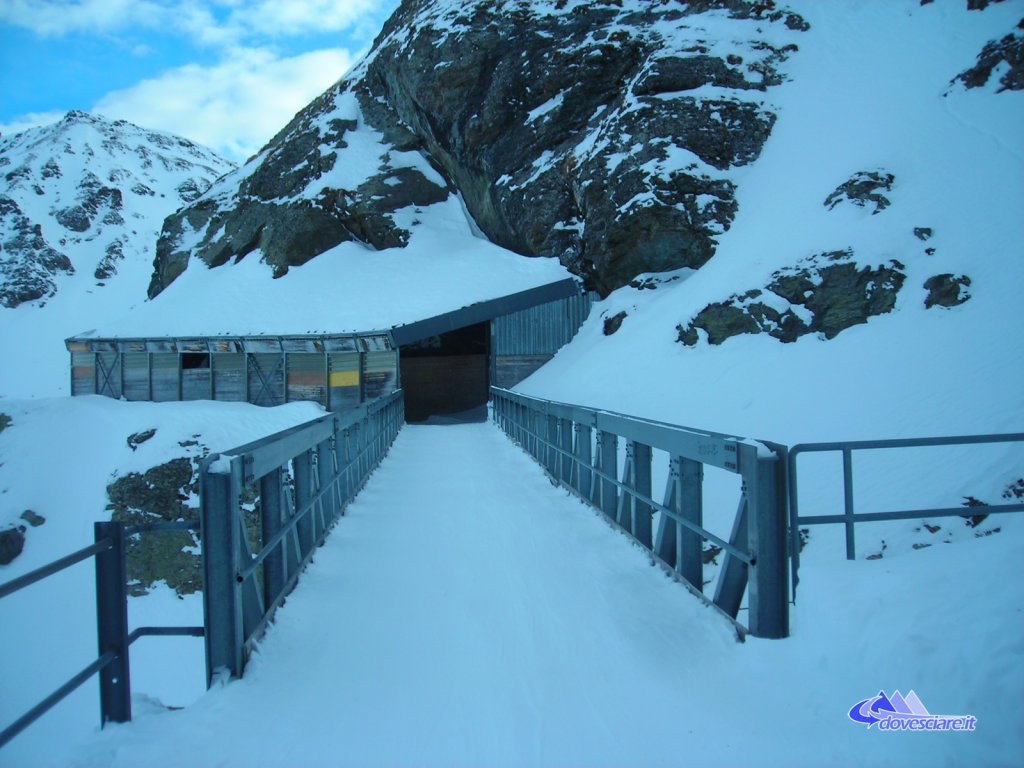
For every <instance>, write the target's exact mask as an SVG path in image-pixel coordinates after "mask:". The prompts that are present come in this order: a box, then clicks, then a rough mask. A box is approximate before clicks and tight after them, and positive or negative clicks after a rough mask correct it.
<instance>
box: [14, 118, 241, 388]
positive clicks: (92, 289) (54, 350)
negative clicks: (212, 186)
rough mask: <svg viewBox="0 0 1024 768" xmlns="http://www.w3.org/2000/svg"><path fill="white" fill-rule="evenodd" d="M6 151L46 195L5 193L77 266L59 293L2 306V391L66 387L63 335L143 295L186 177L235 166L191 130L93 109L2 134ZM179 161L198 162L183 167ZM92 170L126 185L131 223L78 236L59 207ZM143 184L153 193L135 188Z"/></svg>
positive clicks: (60, 282)
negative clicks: (99, 273)
mask: <svg viewBox="0 0 1024 768" xmlns="http://www.w3.org/2000/svg"><path fill="white" fill-rule="evenodd" d="M86 146H87V147H91V148H92V150H91V154H89V153H88V152H86V151H85V150H84V149H83V147H86ZM65 147H67V148H69V149H71V151H70V152H69V151H67V150H66V149H65ZM74 147H78V150H77V151H75V149H74ZM0 153H2V154H3V156H4V157H5V159H10V161H11V165H10V166H5V167H6V168H11V167H21V166H26V167H28V168H30V169H32V172H33V177H32V181H33V183H36V182H38V183H39V184H40V189H41V190H42V191H43V192H44V193H45V194H42V195H40V194H38V193H37V192H36V191H35V190H34V189H33V188H32V187H31V186H27V187H23V186H19V185H18V184H17V183H15V184H12V185H10V186H9V187H8V189H7V192H6V194H8V195H9V196H11V197H12V198H13V199H15V200H16V201H17V202H18V204H19V205H20V206H21V208H22V209H23V210H24V212H25V214H26V215H27V216H28V217H29V218H30V219H31V220H32V221H33V222H35V223H38V224H39V225H40V226H41V228H42V233H43V235H44V237H45V238H46V239H47V241H48V242H49V243H51V245H53V246H54V247H55V248H57V249H58V250H61V251H63V252H65V253H67V255H68V257H69V258H70V260H71V262H72V264H73V266H74V268H75V274H72V275H65V274H60V275H57V276H56V277H55V278H54V282H55V283H56V287H57V293H56V295H55V296H53V297H52V298H49V299H45V300H42V301H35V302H27V303H24V304H21V305H19V306H18V307H16V308H14V309H5V308H0V357H2V358H3V360H4V361H5V364H4V365H2V366H0V397H3V396H7V397H38V396H44V397H49V396H53V395H58V394H66V393H67V392H68V391H69V373H68V356H67V352H66V351H65V350H64V339H66V338H67V337H69V336H71V335H73V334H75V333H78V332H80V331H82V330H84V328H83V325H85V324H99V323H102V322H106V321H109V320H112V319H115V318H117V317H119V316H121V315H123V314H124V313H125V312H126V311H128V310H129V309H130V308H132V307H133V306H134V305H136V304H141V303H142V301H143V300H144V299H145V297H146V288H147V286H148V285H149V280H150V277H151V275H152V273H153V251H154V248H155V246H156V241H157V237H158V236H159V234H160V227H161V225H162V223H163V219H164V217H166V216H167V215H168V214H170V213H172V212H173V211H174V210H176V209H177V208H178V207H179V206H180V205H181V204H182V202H183V201H182V199H181V198H180V197H179V194H178V192H177V187H178V185H179V184H181V183H182V182H183V181H185V180H187V179H194V180H196V181H197V183H207V184H208V183H210V182H212V181H213V180H214V179H215V178H216V177H217V176H218V175H219V174H221V173H224V172H225V171H227V170H229V169H230V168H231V167H232V166H231V163H229V162H228V161H226V160H223V159H221V158H219V157H217V156H216V155H215V154H213V153H212V152H210V151H209V150H204V149H202V148H200V147H197V146H195V145H193V144H191V143H190V142H186V141H185V140H183V139H178V138H177V137H174V136H168V135H164V134H159V133H156V132H153V131H147V130H145V129H142V128H138V127H137V126H133V125H131V124H129V123H124V122H122V121H118V122H115V123H111V122H109V121H106V120H104V119H103V118H101V117H97V116H89V115H79V116H77V117H76V116H69V117H68V118H65V120H63V121H61V122H59V123H57V124H55V125H52V126H47V127H44V128H34V129H31V130H28V131H25V132H23V133H20V134H16V135H14V136H11V137H9V138H8V137H5V138H4V139H2V140H0ZM51 158H54V159H55V160H56V161H57V164H58V166H59V167H60V171H61V175H60V176H50V177H48V178H46V177H44V176H43V174H42V173H41V170H42V168H43V167H44V165H45V164H46V163H47V161H48V160H50V159H51ZM179 160H185V161H187V162H188V163H191V164H192V165H191V166H190V167H186V168H181V167H179V166H178V164H177V161H179ZM86 174H93V175H94V176H96V177H97V178H98V179H99V181H100V182H101V183H102V184H105V185H114V186H117V187H118V188H120V189H122V190H123V195H122V200H123V206H124V207H123V209H122V211H121V215H122V216H123V218H124V221H125V224H124V225H122V226H118V225H111V224H106V223H102V224H101V222H99V221H96V222H94V224H93V226H92V228H90V229H89V230H87V231H86V232H84V233H81V234H80V235H79V233H73V232H69V231H68V230H66V229H64V228H63V227H62V226H61V225H60V224H58V223H57V222H56V220H55V219H54V218H53V215H52V213H53V211H56V210H58V209H60V208H63V207H67V206H70V205H73V204H75V203H76V202H78V200H77V195H78V188H77V185H78V183H79V181H80V180H81V179H82V178H84V177H85V175H86ZM115 178H116V179H117V180H116V181H114V179H115ZM139 184H141V185H144V186H146V187H148V188H149V189H151V190H152V191H153V194H152V195H148V194H144V193H137V192H133V191H131V190H132V188H133V187H135V186H136V185H139ZM114 239H120V240H121V241H122V243H123V252H124V259H123V260H121V261H119V262H117V263H116V264H115V267H116V269H117V273H116V274H115V275H113V276H112V277H110V278H109V279H106V280H97V279H96V278H95V277H94V272H95V270H96V266H97V264H98V263H99V262H100V260H101V259H102V258H103V257H104V254H105V248H106V246H107V244H108V243H110V242H111V241H113V240H114ZM64 241H67V242H66V244H62V243H64ZM26 369H29V370H31V371H32V372H33V373H32V375H31V376H26V375H25V371H26Z"/></svg>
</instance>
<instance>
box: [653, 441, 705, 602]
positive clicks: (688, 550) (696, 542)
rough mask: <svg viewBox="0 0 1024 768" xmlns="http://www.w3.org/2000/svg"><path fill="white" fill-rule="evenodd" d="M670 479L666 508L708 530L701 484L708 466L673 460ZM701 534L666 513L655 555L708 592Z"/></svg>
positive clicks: (688, 460)
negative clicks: (705, 586)
mask: <svg viewBox="0 0 1024 768" xmlns="http://www.w3.org/2000/svg"><path fill="white" fill-rule="evenodd" d="M668 468H669V476H668V483H667V487H666V488H665V502H664V504H665V506H666V507H668V508H669V509H671V510H672V511H673V512H675V513H676V514H677V515H679V517H681V518H683V519H684V520H687V521H689V522H691V523H694V524H695V525H697V526H699V527H704V508H703V494H702V493H701V484H702V482H703V479H704V465H703V464H701V463H700V462H699V461H693V460H692V459H685V458H683V457H682V456H673V457H672V458H671V460H670V461H669V465H668ZM702 543H703V542H702V540H701V537H700V534H698V533H695V532H694V531H692V530H690V529H688V528H687V527H686V526H684V525H681V524H680V523H677V522H676V521H675V520H673V519H672V517H671V516H670V515H667V514H665V513H662V515H661V522H660V523H659V524H658V536H657V539H656V540H655V552H656V554H657V555H658V557H660V558H661V559H662V560H664V561H665V562H666V563H668V564H669V565H671V566H672V567H673V568H674V569H675V571H676V573H678V574H679V575H681V576H682V577H683V578H684V579H686V581H688V582H689V583H690V585H691V586H692V587H694V588H695V589H697V590H698V591H700V592H703V591H704V559H703V558H704V554H703V551H702V550H703V546H702Z"/></svg>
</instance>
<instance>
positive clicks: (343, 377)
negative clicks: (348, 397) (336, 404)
mask: <svg viewBox="0 0 1024 768" xmlns="http://www.w3.org/2000/svg"><path fill="white" fill-rule="evenodd" d="M331 386H332V387H358V386H359V371H332V372H331Z"/></svg>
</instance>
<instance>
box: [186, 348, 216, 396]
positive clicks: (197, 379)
mask: <svg viewBox="0 0 1024 768" xmlns="http://www.w3.org/2000/svg"><path fill="white" fill-rule="evenodd" d="M209 366H210V359H209V355H208V354H207V358H206V367H205V368H182V369H181V399H182V400H211V399H212V398H213V377H212V373H213V372H212V371H211V370H210V367H209Z"/></svg>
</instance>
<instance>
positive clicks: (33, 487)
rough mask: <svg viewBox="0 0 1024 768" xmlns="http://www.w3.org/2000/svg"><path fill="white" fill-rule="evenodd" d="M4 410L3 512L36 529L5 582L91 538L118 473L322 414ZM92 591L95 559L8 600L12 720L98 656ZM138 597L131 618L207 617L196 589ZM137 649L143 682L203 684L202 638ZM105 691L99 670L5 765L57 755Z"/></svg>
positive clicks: (93, 401)
mask: <svg viewBox="0 0 1024 768" xmlns="http://www.w3.org/2000/svg"><path fill="white" fill-rule="evenodd" d="M0 412H2V413H5V414H6V415H7V416H9V417H10V418H11V422H10V424H9V425H8V426H7V427H6V429H4V430H3V432H2V433H0V515H2V517H0V524H2V526H3V527H4V528H6V527H7V525H6V524H8V523H20V524H22V525H24V526H25V527H26V529H27V530H26V533H25V548H24V550H23V552H22V553H21V555H20V556H18V557H17V558H16V559H15V560H14V561H13V562H12V563H11V564H10V565H6V566H0V582H7V581H9V580H10V579H13V578H15V577H17V576H20V575H21V574H23V573H27V572H28V571H31V570H33V569H35V568H38V567H40V566H42V565H45V564H46V563H48V562H50V561H52V560H54V559H56V558H57V557H61V556H63V555H66V554H69V553H70V552H73V551H75V550H78V549H81V548H82V547H84V546H86V545H88V544H90V543H92V540H93V529H92V525H93V522H95V521H97V520H109V519H110V512H109V511H107V509H106V507H107V504H108V499H107V494H106V487H107V485H108V484H109V483H111V482H112V481H113V480H114V479H115V477H123V476H125V475H127V474H128V473H129V472H144V471H145V470H147V469H149V468H150V467H153V466H155V465H158V464H162V463H164V462H166V461H169V460H171V459H173V458H177V457H181V456H190V457H191V456H196V455H200V454H201V453H202V451H203V450H204V448H209V449H212V450H217V449H227V448H230V447H232V446H235V445H241V444H243V443H246V442H250V441H252V440H255V439H257V438H259V437H263V436H264V435H267V434H271V433H273V432H277V431H280V430H282V429H287V428H288V427H291V426H294V425H296V424H300V423H302V422H305V421H308V420H310V419H313V418H316V417H318V416H321V415H322V414H323V411H322V409H321V408H319V407H318V406H316V405H315V404H313V403H291V404H289V405H286V406H280V407H278V408H259V407H257V406H254V405H248V404H246V403H211V402H190V403H126V402H119V401H117V400H111V399H109V398H104V397H98V396H90V397H78V398H74V399H71V398H50V399H36V400H11V399H3V400H0ZM149 429H155V430H156V434H155V435H154V436H153V437H152V438H151V439H150V440H148V441H146V442H144V443H142V444H140V445H138V446H137V449H136V450H134V451H133V450H132V448H131V447H130V446H129V445H128V442H127V438H128V436H129V435H132V434H135V433H139V432H143V431H146V430H149ZM192 442H194V444H193V445H186V446H182V445H180V443H192ZM191 503H192V504H193V505H195V504H197V500H195V499H193V500H192V502H191ZM27 509H30V510H32V511H33V512H35V513H36V514H37V515H40V516H42V517H43V518H45V520H46V522H45V523H43V524H42V525H40V526H39V527H30V526H29V525H28V524H27V523H26V522H25V521H23V520H21V519H19V516H20V515H21V514H22V512H23V511H24V510H27ZM94 595H95V589H94V569H93V566H92V562H91V561H86V562H83V563H80V564H78V565H75V566H73V567H71V568H70V569H68V570H66V571H63V572H62V573H60V574H58V575H56V576H53V577H51V578H48V579H46V580H44V581H42V582H39V583H37V584H35V585H33V586H31V587H28V588H26V589H24V590H22V591H21V592H18V593H15V594H14V595H11V596H9V597H7V598H5V599H3V600H0V681H2V684H0V723H2V724H3V727H6V726H7V725H9V724H10V723H11V722H13V720H14V719H15V718H16V717H18V716H20V715H21V714H22V713H23V712H24V711H25V710H26V709H28V708H29V707H30V706H33V705H34V704H35V703H36V702H38V701H39V700H40V699H42V698H43V696H45V695H47V694H49V693H50V692H51V691H52V690H54V689H55V688H56V687H57V686H58V685H60V684H62V683H63V682H64V681H65V680H67V679H68V678H69V677H70V676H71V675H72V674H74V673H76V672H77V671H78V670H80V669H81V668H83V667H84V666H85V665H86V664H88V663H89V662H90V661H92V660H93V659H94V658H95V657H96V634H95V633H96V618H95V613H96V608H95V605H96V603H95V596H94ZM130 603H131V608H130V609H129V621H130V622H131V624H132V626H133V627H135V626H153V625H171V626H177V625H184V626H190V625H195V624H201V623H202V601H201V600H200V599H199V596H198V595H190V596H187V598H186V599H183V600H181V599H178V598H177V597H176V595H175V593H174V592H173V591H172V590H170V589H168V588H166V587H161V588H157V589H156V590H154V591H153V592H152V593H151V594H149V595H147V596H146V597H142V598H135V599H131V600H130ZM132 660H133V664H132V677H133V681H134V687H135V690H137V691H141V692H146V691H149V692H151V693H152V694H153V695H158V696H161V697H163V698H164V699H166V700H167V701H169V702H175V703H178V704H185V703H188V702H190V701H191V700H192V699H193V698H195V697H196V696H197V695H199V694H200V693H201V692H202V690H203V686H204V683H205V680H204V677H205V672H204V669H205V666H204V662H203V645H202V642H201V641H199V640H194V639H192V638H144V639H142V640H140V641H138V642H137V643H136V644H135V645H134V646H133V647H132ZM98 703H99V702H98V697H97V695H96V683H95V680H93V681H90V682H89V683H87V684H86V685H85V686H84V687H83V688H80V689H79V690H78V691H77V692H76V693H74V694H73V695H72V696H71V697H70V698H69V699H67V700H65V702H63V703H62V704H61V705H60V706H59V707H58V708H57V709H55V710H54V711H53V712H52V713H50V714H49V715H47V717H46V719H45V720H43V721H41V722H40V723H39V725H38V726H36V727H35V728H32V729H30V730H28V731H26V732H25V733H23V734H22V735H21V736H19V737H18V738H17V739H15V741H14V742H12V743H11V744H9V745H8V746H7V747H5V748H4V749H3V750H0V765H22V764H26V763H27V764H36V763H40V764H44V765H55V764H59V763H60V762H61V761H62V758H60V757H59V756H58V753H59V747H60V746H61V745H64V744H67V743H69V742H70V740H72V739H73V738H75V736H76V735H81V734H88V733H89V732H91V731H92V730H93V729H94V728H95V727H96V723H97V722H98V721H99V706H98Z"/></svg>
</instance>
